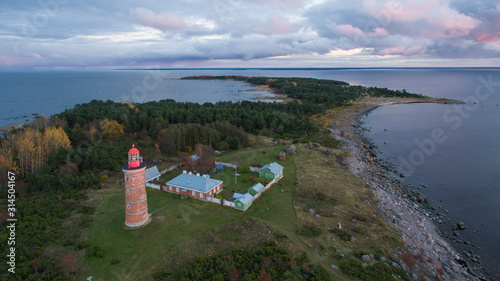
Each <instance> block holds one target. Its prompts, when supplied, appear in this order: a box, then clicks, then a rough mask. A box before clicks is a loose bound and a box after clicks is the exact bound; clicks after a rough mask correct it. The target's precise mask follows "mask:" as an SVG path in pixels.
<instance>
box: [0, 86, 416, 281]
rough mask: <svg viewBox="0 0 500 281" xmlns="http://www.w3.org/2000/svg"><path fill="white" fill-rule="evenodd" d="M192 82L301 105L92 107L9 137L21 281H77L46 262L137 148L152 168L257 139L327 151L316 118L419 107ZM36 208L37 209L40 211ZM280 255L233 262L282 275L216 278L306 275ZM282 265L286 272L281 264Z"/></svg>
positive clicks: (5, 161)
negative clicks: (354, 105)
mask: <svg viewBox="0 0 500 281" xmlns="http://www.w3.org/2000/svg"><path fill="white" fill-rule="evenodd" d="M185 79H234V80H238V81H243V82H247V83H250V84H252V85H267V86H269V87H270V88H271V89H273V91H275V92H277V93H280V94H283V95H286V96H288V97H290V98H293V99H294V101H292V102H288V103H268V102H259V101H242V102H218V103H204V104H197V103H188V102H175V101H174V100H161V101H154V102H147V103H143V104H132V103H119V102H113V101H98V100H93V101H91V102H89V103H85V104H78V105H76V106H75V107H74V108H72V109H67V110H65V111H64V112H61V113H59V114H56V115H54V116H52V117H51V118H50V119H46V118H44V117H38V118H37V120H35V122H34V123H33V125H32V126H31V127H26V128H22V129H17V130H13V131H11V132H10V133H9V134H7V135H6V136H0V173H1V175H2V176H3V175H6V174H7V171H12V172H15V173H16V174H17V176H18V180H19V181H18V185H17V187H16V196H17V197H18V201H17V204H18V205H17V207H18V208H19V210H20V211H19V212H17V213H16V216H17V217H18V218H19V219H20V220H21V219H22V223H20V224H19V226H18V227H19V228H18V232H17V235H18V236H17V239H18V240H17V241H18V242H19V244H18V245H19V246H18V247H17V249H18V250H17V251H18V265H17V268H18V271H17V272H18V273H16V275H15V278H17V280H26V279H33V280H37V279H43V280H49V279H50V280H65V279H68V278H69V277H70V276H71V274H72V273H74V272H73V271H74V270H75V257H74V256H68V257H65V258H54V257H49V256H46V255H42V254H43V253H44V250H45V249H46V247H47V246H48V245H49V244H50V243H52V242H53V241H55V240H56V239H57V238H58V237H59V236H60V233H61V231H62V229H63V228H62V224H61V222H62V221H63V220H64V219H66V218H67V217H68V216H69V215H70V213H71V212H73V211H74V210H76V209H77V208H79V207H80V205H81V203H80V202H81V201H82V199H84V198H85V193H84V192H82V191H84V190H85V189H88V188H96V189H97V188H99V186H100V180H101V179H104V178H107V175H108V174H110V173H113V172H119V171H120V170H121V168H120V167H121V165H123V162H124V159H125V156H126V153H127V151H128V149H129V148H130V144H131V143H136V144H137V146H140V147H143V150H141V152H144V156H145V159H153V158H157V157H160V156H178V155H179V154H180V153H183V154H186V153H190V152H192V151H193V148H195V147H196V146H197V145H198V144H202V145H206V146H208V147H211V148H213V149H217V150H220V151H230V150H238V149H241V148H245V147H251V146H252V145H254V144H255V135H263V136H269V137H272V138H276V139H279V138H283V139H294V141H296V142H298V141H302V142H309V141H310V140H311V139H312V138H315V137H316V138H317V140H319V141H324V142H325V144H326V143H327V144H328V145H325V146H330V147H332V146H334V145H335V144H336V142H334V141H332V140H331V139H328V135H329V132H328V131H326V130H324V129H322V128H321V126H320V124H319V123H318V122H316V121H314V118H311V117H312V116H314V115H317V114H321V113H323V112H325V111H326V110H327V109H331V108H333V107H336V106H341V105H345V104H348V103H349V102H350V101H352V100H355V99H359V98H361V97H366V96H391V97H392V96H400V97H420V95H415V94H410V93H407V92H406V91H392V90H388V89H379V88H367V87H362V86H351V85H349V84H348V83H346V82H341V81H333V80H318V79H309V78H267V77H243V76H222V77H213V76H199V77H186V78H185ZM148 157H149V158H148ZM0 183H2V184H4V183H5V178H0ZM1 193H2V194H0V195H1V196H2V198H7V196H6V189H5V188H2V192H1ZM34 205H36V206H37V207H36V208H31V206H34ZM7 218H8V216H7V212H6V208H5V202H4V200H3V201H2V205H1V208H0V226H1V227H2V228H3V229H5V224H6V223H7ZM84 224H85V223H84ZM7 235H8V233H7V232H6V231H2V232H1V233H0V243H1V244H2V245H6V244H7V243H6V241H7V238H8V236H7ZM75 247H76V246H75ZM267 247H268V248H269V247H270V246H267ZM271 250H272V252H276V253H277V254H279V255H283V256H279V255H278V256H276V257H267V256H265V255H262V254H259V253H252V254H250V255H249V256H245V255H246V254H245V255H244V254H242V253H239V252H234V253H231V254H230V255H234V258H237V259H240V258H243V259H256V260H252V267H253V264H255V263H257V264H258V263H262V262H263V261H267V260H268V259H270V260H271V264H274V265H277V267H273V266H271V265H270V266H269V270H266V271H264V272H258V271H255V270H254V269H253V268H244V267H242V266H243V265H241V266H240V267H238V266H237V264H239V263H234V262H232V261H231V262H230V261H228V264H227V266H228V268H221V271H220V272H213V275H211V276H209V278H218V277H216V276H220V275H221V274H222V275H224V274H227V272H225V270H226V269H227V270H229V271H230V272H233V274H236V275H238V276H247V277H246V278H247V279H248V278H250V279H253V278H258V277H262V276H270V277H271V276H272V277H273V278H276V276H288V275H290V274H295V273H298V272H296V271H297V270H299V269H298V267H294V268H292V267H290V266H289V265H290V263H291V262H292V260H289V259H288V257H287V256H286V254H285V253H282V252H280V251H278V250H276V249H271ZM217 259H224V258H223V257H214V258H212V259H207V260H200V261H199V263H198V264H195V265H193V268H195V269H196V272H199V271H198V269H202V268H204V267H206V266H207V265H209V264H211V263H214V262H218V260H217ZM275 259H277V260H280V261H281V262H278V263H275ZM283 261H288V264H287V263H285V262H283ZM0 263H2V266H1V268H2V271H4V270H3V268H5V266H6V257H5V256H2V257H0ZM230 263H231V264H230ZM309 268H311V270H310V271H307V272H301V273H300V274H302V276H303V277H304V278H305V280H320V279H317V278H316V277H314V276H322V274H323V273H322V272H321V270H319V269H318V271H314V270H312V267H310V266H309ZM4 272H5V271H4ZM224 272H225V273H224ZM315 272H316V273H317V274H319V275H315V274H316V273H315ZM176 274H179V275H178V276H179V278H188V279H189V278H198V277H197V276H191V275H190V273H189V272H188V271H186V272H179V273H176ZM2 278H4V277H2ZM266 278H267V277H266ZM315 278H316V279H315ZM11 280H12V279H11ZM321 280H323V279H321Z"/></svg>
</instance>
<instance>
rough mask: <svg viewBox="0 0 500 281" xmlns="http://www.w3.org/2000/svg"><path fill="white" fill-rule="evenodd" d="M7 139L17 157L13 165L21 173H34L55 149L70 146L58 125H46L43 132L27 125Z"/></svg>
mask: <svg viewBox="0 0 500 281" xmlns="http://www.w3.org/2000/svg"><path fill="white" fill-rule="evenodd" d="M9 141H10V146H11V147H13V148H14V149H13V150H14V152H15V153H14V155H15V158H17V164H14V165H18V167H19V169H20V172H21V174H23V175H28V174H32V175H36V174H37V173H38V171H39V170H40V168H41V167H42V165H44V164H47V163H48V161H49V158H50V156H51V155H53V154H54V153H55V152H56V151H57V149H59V148H60V147H64V148H69V147H71V143H70V141H69V138H68V136H67V135H66V133H65V132H64V130H63V129H62V128H60V127H59V128H56V127H47V128H45V130H44V132H41V131H39V130H36V129H33V128H31V127H29V128H26V129H25V130H23V131H20V132H17V133H16V134H13V135H11V136H10V138H9Z"/></svg>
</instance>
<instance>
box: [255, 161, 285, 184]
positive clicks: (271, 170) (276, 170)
mask: <svg viewBox="0 0 500 281" xmlns="http://www.w3.org/2000/svg"><path fill="white" fill-rule="evenodd" d="M259 177H260V178H266V179H270V180H275V181H278V180H280V179H281V178H282V177H283V166H281V165H280V164H278V163H276V162H273V163H269V164H266V165H265V166H264V167H262V168H260V170H259Z"/></svg>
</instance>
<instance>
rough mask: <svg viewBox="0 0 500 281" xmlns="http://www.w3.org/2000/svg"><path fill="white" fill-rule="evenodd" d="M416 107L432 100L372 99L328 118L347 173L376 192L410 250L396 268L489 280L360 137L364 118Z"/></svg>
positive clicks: (428, 276)
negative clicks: (385, 109)
mask: <svg viewBox="0 0 500 281" xmlns="http://www.w3.org/2000/svg"><path fill="white" fill-rule="evenodd" d="M413 102H429V101H419V100H410V99H405V100H396V101H394V100H393V99H371V100H363V101H358V102H355V103H353V105H351V106H349V107H346V108H342V109H340V111H339V112H336V113H335V114H334V116H330V117H333V118H330V120H331V121H332V124H331V131H332V135H333V136H334V137H335V138H336V139H338V140H339V141H341V142H342V144H343V149H345V151H346V152H347V153H348V154H349V155H348V156H346V157H344V162H345V164H346V165H347V166H348V168H349V171H350V172H351V173H353V174H354V175H356V176H359V177H361V178H363V179H364V180H365V181H366V182H367V184H368V185H369V186H370V187H371V188H372V190H373V192H374V194H375V195H376V196H377V197H378V199H379V200H380V201H379V206H378V207H379V209H380V213H381V215H382V217H383V219H384V220H385V221H386V222H387V223H389V224H390V225H391V226H392V227H394V228H396V229H397V230H399V232H400V233H401V238H402V240H403V242H404V243H405V244H406V245H407V246H408V247H407V249H398V250H396V252H395V253H394V255H393V256H394V257H396V259H399V260H398V263H397V265H393V266H402V267H403V268H405V270H406V271H407V272H408V273H409V275H410V276H411V277H412V278H413V279H417V280H488V279H487V278H485V277H484V276H481V275H479V274H477V273H475V272H473V271H472V269H471V268H469V267H468V266H467V262H466V261H465V260H464V259H463V257H461V255H460V254H458V253H457V251H456V250H455V249H454V248H453V247H452V246H451V245H450V243H448V242H447V241H446V240H445V239H444V238H443V237H442V235H443V233H442V232H440V231H439V230H438V228H437V227H436V226H435V225H434V223H433V220H436V219H437V218H436V217H434V218H433V217H432V214H431V213H429V212H427V211H426V207H427V208H429V205H428V203H429V202H428V199H427V198H425V197H423V196H421V195H420V194H419V193H418V192H416V191H414V190H412V189H410V188H405V187H404V186H402V184H401V183H400V182H399V180H397V179H394V178H391V177H390V176H389V170H390V167H388V166H387V165H385V163H382V161H381V160H380V159H378V158H377V156H376V147H375V146H373V145H372V144H371V142H370V141H369V140H367V139H365V138H364V137H363V136H362V135H361V133H362V132H361V130H362V129H361V127H360V118H361V116H363V115H364V114H367V113H368V112H369V111H371V110H373V109H375V108H376V107H378V106H381V105H389V104H395V103H413ZM430 102H439V101H435V100H434V101H430ZM464 227H465V226H464ZM457 228H458V226H457ZM447 238H450V237H447ZM407 252H409V253H411V255H408V254H407ZM405 253H406V254H405ZM470 254H471V255H472V254H473V253H470Z"/></svg>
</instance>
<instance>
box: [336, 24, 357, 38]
mask: <svg viewBox="0 0 500 281" xmlns="http://www.w3.org/2000/svg"><path fill="white" fill-rule="evenodd" d="M334 29H335V31H337V32H338V33H339V34H340V35H343V36H346V37H356V36H361V35H362V34H363V31H361V29H359V28H357V27H354V26H352V25H350V24H340V25H336V26H335V27H334Z"/></svg>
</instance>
